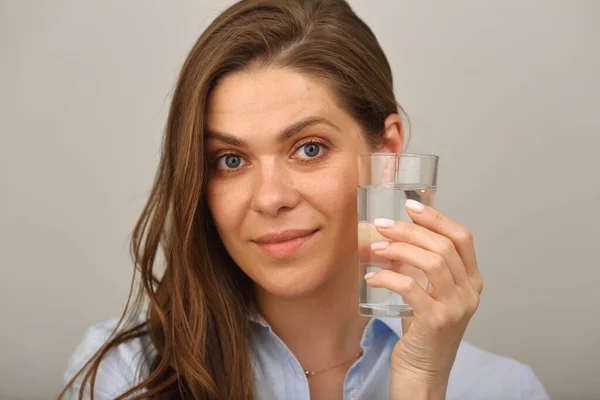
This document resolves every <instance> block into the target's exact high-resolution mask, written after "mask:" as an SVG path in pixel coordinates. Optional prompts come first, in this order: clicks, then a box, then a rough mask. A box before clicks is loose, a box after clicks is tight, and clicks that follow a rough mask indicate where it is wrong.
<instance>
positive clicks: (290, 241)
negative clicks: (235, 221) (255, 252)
mask: <svg viewBox="0 0 600 400" xmlns="http://www.w3.org/2000/svg"><path fill="white" fill-rule="evenodd" d="M317 231H318V229H290V230H286V231H281V232H276V233H269V234H267V235H263V236H261V237H259V238H257V239H255V240H254V243H256V245H257V246H258V247H259V248H260V249H261V250H263V251H264V252H265V253H267V254H268V255H269V256H271V257H273V258H277V259H283V258H287V257H290V256H291V255H293V254H294V253H296V252H297V251H298V250H299V249H300V248H301V247H303V246H304V245H305V244H306V243H307V242H308V241H310V240H311V239H312V238H313V237H314V235H315V234H316V233H317Z"/></svg>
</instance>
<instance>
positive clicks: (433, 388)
mask: <svg viewBox="0 0 600 400" xmlns="http://www.w3.org/2000/svg"><path fill="white" fill-rule="evenodd" d="M447 388H448V383H447V382H435V381H434V380H429V379H418V378H416V377H411V378H409V377H403V378H398V377H396V378H392V380H391V382H390V400H445V399H446V390H447Z"/></svg>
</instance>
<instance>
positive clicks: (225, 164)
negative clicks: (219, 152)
mask: <svg viewBox="0 0 600 400" xmlns="http://www.w3.org/2000/svg"><path fill="white" fill-rule="evenodd" d="M243 165H245V161H244V160H243V159H242V157H240V156H238V155H237V154H225V155H224V156H222V157H220V158H219V161H218V167H219V168H220V169H236V168H239V167H241V166H243Z"/></svg>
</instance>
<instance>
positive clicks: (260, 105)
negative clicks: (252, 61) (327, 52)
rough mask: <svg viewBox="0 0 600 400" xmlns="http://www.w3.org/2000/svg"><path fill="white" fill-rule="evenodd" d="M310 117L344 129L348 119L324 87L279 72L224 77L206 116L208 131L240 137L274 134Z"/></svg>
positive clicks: (270, 70)
mask: <svg viewBox="0 0 600 400" xmlns="http://www.w3.org/2000/svg"><path fill="white" fill-rule="evenodd" d="M312 116H317V117H323V118H326V119H328V120H330V121H331V122H333V123H334V124H336V125H337V124H340V125H343V123H344V122H347V121H344V120H347V119H348V118H349V116H348V115H347V114H346V113H345V112H344V111H343V110H342V109H341V108H340V107H339V106H338V105H337V104H336V102H335V100H334V97H333V94H332V93H331V91H330V90H329V88H328V87H327V86H326V85H325V84H323V83H322V82H320V81H319V80H317V79H313V78H310V77H308V76H306V75H304V74H300V73H298V72H295V71H291V70H288V69H278V68H264V69H256V70H253V71H251V72H239V73H234V74H231V75H228V76H226V77H225V78H223V79H222V80H221V82H220V83H219V84H218V85H217V87H216V88H215V89H214V90H213V92H212V94H211V97H210V98H209V103H208V109H207V115H206V117H207V125H208V127H209V128H210V129H214V130H217V131H222V132H229V133H232V134H235V135H240V136H243V135H248V134H251V133H255V132H257V130H260V131H261V133H273V134H276V133H277V132H278V131H280V130H281V129H282V128H283V127H286V126H288V125H290V124H292V123H294V122H295V121H298V120H301V119H303V118H306V117H312ZM338 126H339V125H338Z"/></svg>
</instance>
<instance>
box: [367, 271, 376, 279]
mask: <svg viewBox="0 0 600 400" xmlns="http://www.w3.org/2000/svg"><path fill="white" fill-rule="evenodd" d="M374 276H375V272H368V273H366V274H365V279H366V280H369V279H371V278H372V277H374Z"/></svg>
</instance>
